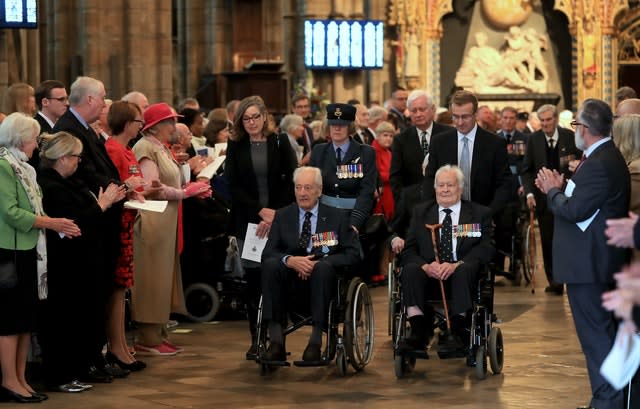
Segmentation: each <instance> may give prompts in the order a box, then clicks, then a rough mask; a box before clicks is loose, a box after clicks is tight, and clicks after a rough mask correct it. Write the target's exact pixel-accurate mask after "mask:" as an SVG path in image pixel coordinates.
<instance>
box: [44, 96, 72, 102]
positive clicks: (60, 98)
mask: <svg viewBox="0 0 640 409" xmlns="http://www.w3.org/2000/svg"><path fill="white" fill-rule="evenodd" d="M47 99H50V100H51V99H55V100H56V101H58V102H67V101H68V100H69V97H58V98H53V97H47Z"/></svg>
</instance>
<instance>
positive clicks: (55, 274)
mask: <svg viewBox="0 0 640 409" xmlns="http://www.w3.org/2000/svg"><path fill="white" fill-rule="evenodd" d="M41 138H42V140H41V144H40V172H39V174H38V183H39V184H40V186H42V192H43V205H44V210H45V211H46V212H47V214H49V215H51V216H56V217H64V218H68V219H71V220H74V221H75V222H76V223H77V224H78V226H79V227H80V229H81V230H82V235H80V236H79V237H76V238H74V239H72V240H71V239H69V238H68V237H66V236H61V235H59V234H58V233H56V232H54V231H48V232H47V254H48V271H47V278H48V285H49V296H48V298H47V301H46V304H45V306H44V308H42V324H41V326H40V335H41V336H40V345H41V347H42V362H43V370H44V378H45V383H46V384H47V385H48V386H49V387H51V388H52V389H53V390H56V391H59V392H82V391H83V390H86V389H88V387H83V385H84V384H80V383H78V382H76V380H77V379H78V378H81V380H82V379H84V377H85V376H86V371H87V368H90V367H91V365H92V361H93V358H94V355H95V354H94V348H95V347H94V345H95V344H96V338H98V337H99V334H102V333H104V329H103V328H102V326H103V325H104V322H105V319H104V315H105V309H104V307H105V305H104V303H103V300H104V299H103V297H102V295H101V294H103V293H104V292H105V288H106V287H107V286H108V285H109V283H107V282H105V277H107V276H108V275H107V274H106V273H105V251H104V249H105V239H104V237H105V236H104V231H105V226H106V225H107V223H108V219H107V218H105V217H104V212H105V211H106V210H107V209H109V208H110V207H111V206H112V205H113V204H114V203H116V202H118V201H120V200H122V199H123V198H124V197H125V195H126V188H125V187H123V186H119V185H117V184H115V183H111V184H109V185H108V186H107V187H106V189H105V190H104V191H103V190H102V188H100V190H99V192H98V197H97V198H96V197H95V196H94V195H93V193H92V192H91V191H90V190H89V188H88V187H87V186H86V185H85V184H84V183H83V182H82V181H81V180H80V179H79V178H77V177H75V176H74V174H75V172H76V170H77V168H78V163H79V162H80V160H81V159H80V157H81V155H82V142H81V141H80V139H78V138H76V137H75V136H73V135H71V134H69V133H66V132H58V133H56V134H54V135H43V136H42V137H41ZM69 311H73V315H74V319H73V320H68V319H67V320H65V319H62V320H61V319H60V317H65V316H67V315H68V314H69ZM78 323H81V324H82V325H78Z"/></svg>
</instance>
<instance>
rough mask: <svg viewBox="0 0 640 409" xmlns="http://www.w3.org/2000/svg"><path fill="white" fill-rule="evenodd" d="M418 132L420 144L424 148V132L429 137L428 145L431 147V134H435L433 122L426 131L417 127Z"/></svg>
mask: <svg viewBox="0 0 640 409" xmlns="http://www.w3.org/2000/svg"><path fill="white" fill-rule="evenodd" d="M416 131H417V132H418V143H419V144H420V146H422V132H426V133H427V135H426V137H427V143H428V144H429V145H431V134H432V133H433V121H431V125H429V127H428V128H427V129H425V130H424V131H423V130H422V129H420V128H418V127H417V126H416Z"/></svg>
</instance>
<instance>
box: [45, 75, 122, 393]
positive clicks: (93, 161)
mask: <svg viewBox="0 0 640 409" xmlns="http://www.w3.org/2000/svg"><path fill="white" fill-rule="evenodd" d="M105 95H106V91H105V89H104V84H103V83H102V82H101V81H98V80H96V79H94V78H91V77H78V78H77V79H76V80H75V81H74V82H73V84H71V89H70V95H69V104H70V105H71V107H70V108H69V109H68V110H67V112H65V113H64V115H62V116H61V117H60V119H59V120H58V122H56V124H55V126H54V127H53V132H60V131H65V132H68V133H70V134H72V135H74V136H75V137H77V138H78V139H80V141H81V142H82V160H81V161H80V163H79V164H78V170H77V171H76V173H75V175H76V176H77V177H78V178H79V179H81V180H82V181H83V182H84V183H85V184H86V185H87V187H88V188H89V190H91V191H92V192H93V193H94V194H95V195H96V196H98V193H99V190H100V188H102V189H105V188H106V187H107V186H108V185H109V184H110V183H116V184H118V185H119V184H121V182H120V176H119V173H118V169H117V168H116V167H115V165H114V164H113V162H112V161H111V159H110V158H109V155H108V154H107V150H106V149H105V147H104V142H103V141H102V140H101V139H100V138H99V137H98V135H97V134H96V133H95V132H94V131H93V129H92V128H91V126H89V124H91V123H92V122H94V121H96V120H97V119H98V118H99V116H100V112H101V111H102V108H103V107H104V106H105V102H104V99H105ZM121 214H122V205H121V204H120V205H114V206H111V207H110V208H109V210H107V211H106V212H105V219H106V220H107V222H105V232H104V235H105V239H104V249H105V260H107V261H108V265H107V266H105V270H104V271H105V273H106V276H105V277H101V278H100V279H102V280H104V287H103V288H104V289H105V292H104V294H103V297H104V299H103V300H99V301H98V302H101V303H102V302H104V304H105V307H106V301H107V296H108V293H107V292H108V288H111V287H110V286H111V285H113V283H112V282H111V281H110V280H112V274H114V272H115V268H116V260H117V259H118V255H119V254H120V223H121ZM96 320H106V317H105V316H101V317H96ZM94 339H95V340H96V344H95V345H94V346H93V347H94V348H93V353H94V355H93V356H92V357H91V358H90V359H91V361H92V366H91V367H90V368H88V372H87V374H86V376H85V378H84V379H83V380H86V381H87V382H111V380H112V376H121V375H122V373H121V371H119V370H118V368H116V367H113V366H111V365H108V364H106V361H104V358H103V357H102V352H101V351H102V347H103V345H104V341H105V340H106V335H105V334H104V333H101V334H95V338H94Z"/></svg>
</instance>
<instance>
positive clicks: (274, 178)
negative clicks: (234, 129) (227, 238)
mask: <svg viewBox="0 0 640 409" xmlns="http://www.w3.org/2000/svg"><path fill="white" fill-rule="evenodd" d="M294 158H295V154H294V153H293V150H292V149H291V144H290V143H289V139H288V138H287V136H286V135H280V136H278V135H276V134H271V135H269V136H267V168H268V175H267V184H268V187H267V188H268V190H269V203H268V208H270V209H279V208H281V207H284V206H286V205H288V204H290V203H291V202H292V201H293V200H294V195H293V171H294V170H295V169H296V167H297V163H296V162H295V160H294ZM225 163H226V165H225V176H226V177H227V179H228V181H229V190H230V191H231V214H232V216H231V223H232V226H231V232H232V233H233V235H235V236H236V237H238V238H239V239H241V240H244V236H245V235H246V234H247V224H248V223H260V221H261V219H260V216H258V213H259V212H260V209H262V206H261V205H260V199H259V193H258V182H257V180H256V174H255V171H254V170H253V162H252V161H251V144H250V141H249V138H248V137H247V138H245V139H242V140H240V141H233V140H231V139H230V140H229V142H228V144H227V159H226V160H225Z"/></svg>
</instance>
